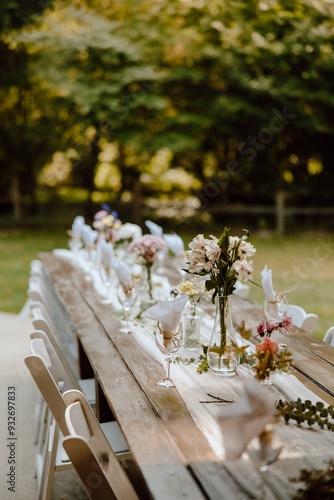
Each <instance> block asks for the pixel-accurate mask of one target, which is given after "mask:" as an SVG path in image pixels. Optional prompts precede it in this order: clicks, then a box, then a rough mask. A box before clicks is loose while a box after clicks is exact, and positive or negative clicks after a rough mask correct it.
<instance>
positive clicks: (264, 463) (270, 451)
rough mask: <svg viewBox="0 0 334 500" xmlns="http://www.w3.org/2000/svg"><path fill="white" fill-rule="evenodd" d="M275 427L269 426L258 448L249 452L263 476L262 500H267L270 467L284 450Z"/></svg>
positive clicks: (259, 440)
mask: <svg viewBox="0 0 334 500" xmlns="http://www.w3.org/2000/svg"><path fill="white" fill-rule="evenodd" d="M273 427H274V426H273V425H272V424H269V425H267V426H266V427H265V429H264V430H263V431H262V432H261V434H260V435H259V439H258V443H257V446H256V447H254V448H251V449H248V450H247V452H248V454H249V456H250V457H251V458H252V459H253V460H254V461H255V463H256V464H257V466H258V469H259V471H260V474H261V496H260V500H265V498H266V491H267V484H268V470H269V465H271V464H273V463H274V462H276V460H277V459H278V457H279V454H280V453H281V451H282V449H283V443H282V441H281V439H280V438H279V436H278V435H277V434H276V433H274V430H273Z"/></svg>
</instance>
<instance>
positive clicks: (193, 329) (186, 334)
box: [183, 304, 201, 351]
mask: <svg viewBox="0 0 334 500" xmlns="http://www.w3.org/2000/svg"><path fill="white" fill-rule="evenodd" d="M200 328H201V317H200V315H199V314H198V313H197V311H196V307H195V306H193V305H192V304H191V305H189V306H187V307H186V308H185V311H184V315H183V347H184V348H185V349H187V350H189V351H196V350H197V349H198V347H199V339H200Z"/></svg>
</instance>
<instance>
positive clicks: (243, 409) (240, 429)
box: [218, 379, 275, 460]
mask: <svg viewBox="0 0 334 500" xmlns="http://www.w3.org/2000/svg"><path fill="white" fill-rule="evenodd" d="M274 411H275V398H274V397H273V395H272V394H271V392H270V391H269V389H268V388H266V387H264V386H263V385H261V383H260V382H258V381H257V380H255V379H246V380H245V394H244V395H243V396H241V397H240V398H239V399H238V400H237V401H236V402H235V403H234V404H233V405H231V406H228V407H227V408H224V410H223V411H222V412H221V413H220V415H219V417H218V422H219V424H220V427H221V431H222V434H223V440H224V448H225V454H226V458H227V460H236V459H237V458H239V457H240V456H241V454H242V453H243V452H244V451H245V450H246V448H247V446H248V445H249V443H250V442H251V441H252V439H253V438H255V437H257V436H259V435H260V434H261V433H262V431H263V430H264V428H265V426H266V425H267V424H268V423H269V422H272V421H273V419H274Z"/></svg>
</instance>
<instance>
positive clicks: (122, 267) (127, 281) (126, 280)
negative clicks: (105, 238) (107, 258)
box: [112, 257, 133, 293]
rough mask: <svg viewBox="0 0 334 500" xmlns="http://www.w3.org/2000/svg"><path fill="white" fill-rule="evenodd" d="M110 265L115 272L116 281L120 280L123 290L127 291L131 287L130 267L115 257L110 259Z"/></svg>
mask: <svg viewBox="0 0 334 500" xmlns="http://www.w3.org/2000/svg"><path fill="white" fill-rule="evenodd" d="M112 267H113V269H114V271H115V273H116V276H117V278H118V281H119V282H120V284H121V286H122V288H123V290H124V292H125V293H126V292H129V291H130V290H132V288H133V282H132V278H131V269H130V267H129V266H128V265H127V264H126V263H125V262H123V261H121V260H120V259H118V258H117V257H114V258H113V259H112Z"/></svg>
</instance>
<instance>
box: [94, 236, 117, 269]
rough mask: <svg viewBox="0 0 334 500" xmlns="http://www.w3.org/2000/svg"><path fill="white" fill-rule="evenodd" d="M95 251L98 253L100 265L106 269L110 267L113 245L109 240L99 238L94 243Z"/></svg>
mask: <svg viewBox="0 0 334 500" xmlns="http://www.w3.org/2000/svg"><path fill="white" fill-rule="evenodd" d="M96 249H97V253H98V254H99V257H100V260H101V264H102V266H103V267H104V268H105V269H106V270H108V269H110V268H111V267H112V259H113V258H114V247H113V246H112V243H110V241H108V242H107V241H105V240H100V241H99V242H98V243H97V245H96Z"/></svg>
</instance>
